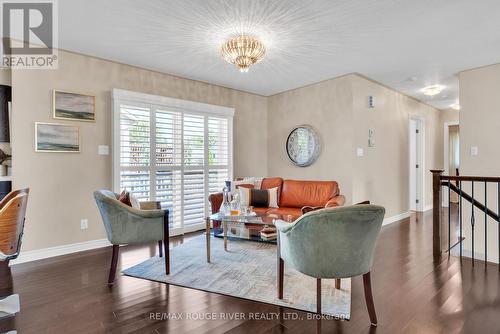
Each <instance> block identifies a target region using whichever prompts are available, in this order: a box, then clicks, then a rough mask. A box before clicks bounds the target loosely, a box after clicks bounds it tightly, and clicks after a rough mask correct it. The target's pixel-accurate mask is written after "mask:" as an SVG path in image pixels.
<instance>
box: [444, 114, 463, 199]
mask: <svg viewBox="0 0 500 334" xmlns="http://www.w3.org/2000/svg"><path fill="white" fill-rule="evenodd" d="M453 125H459V126H460V122H459V121H451V122H444V125H443V127H444V129H443V145H444V148H443V154H444V157H443V158H444V159H443V161H444V166H443V170H444V174H445V175H450V126H453ZM442 205H443V206H445V207H448V194H447V192H445V194H444V196H443V204H442Z"/></svg>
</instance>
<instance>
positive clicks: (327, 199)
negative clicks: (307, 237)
mask: <svg viewBox="0 0 500 334" xmlns="http://www.w3.org/2000/svg"><path fill="white" fill-rule="evenodd" d="M276 187H278V198H279V202H278V206H279V208H254V211H255V212H257V213H269V214H271V213H273V214H280V215H292V216H294V218H298V217H300V216H301V215H302V212H303V211H302V209H303V208H304V207H315V208H316V207H325V208H329V207H335V206H342V205H344V203H345V197H344V196H342V195H341V194H340V189H339V186H338V184H337V182H335V181H301V180H283V179H282V178H280V177H272V178H264V179H263V180H262V184H261V189H271V188H276ZM208 200H209V201H210V204H211V206H212V212H214V213H215V212H219V209H220V206H221V204H222V193H216V194H211V195H210V196H209V197H208Z"/></svg>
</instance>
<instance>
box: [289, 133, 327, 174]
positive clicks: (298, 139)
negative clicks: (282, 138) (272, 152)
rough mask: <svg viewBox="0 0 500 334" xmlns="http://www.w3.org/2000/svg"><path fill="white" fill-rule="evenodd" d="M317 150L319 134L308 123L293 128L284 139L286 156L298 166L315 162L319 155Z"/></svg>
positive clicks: (318, 147) (318, 148)
mask: <svg viewBox="0 0 500 334" xmlns="http://www.w3.org/2000/svg"><path fill="white" fill-rule="evenodd" d="M319 150H320V141H319V136H318V134H317V133H316V131H315V130H314V129H313V128H312V127H310V126H308V125H301V126H298V127H296V128H295V129H293V130H292V131H291V132H290V134H289V135H288V138H287V140H286V153H287V154H288V158H289V159H290V160H291V161H292V162H293V163H294V164H295V165H296V166H299V167H306V166H309V165H311V164H312V163H313V162H315V161H316V159H318V157H319Z"/></svg>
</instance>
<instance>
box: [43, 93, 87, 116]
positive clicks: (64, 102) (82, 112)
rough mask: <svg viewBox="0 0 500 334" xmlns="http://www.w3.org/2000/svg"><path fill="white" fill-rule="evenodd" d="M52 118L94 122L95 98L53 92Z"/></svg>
mask: <svg viewBox="0 0 500 334" xmlns="http://www.w3.org/2000/svg"><path fill="white" fill-rule="evenodd" d="M52 108H53V117H54V118H59V119H67V120H72V121H87V122H95V96H91V95H84V94H78V93H71V92H64V91H61V90H54V95H53V101H52Z"/></svg>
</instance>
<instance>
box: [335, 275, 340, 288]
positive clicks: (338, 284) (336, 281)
mask: <svg viewBox="0 0 500 334" xmlns="http://www.w3.org/2000/svg"><path fill="white" fill-rule="evenodd" d="M335 289H337V290H340V278H336V279H335Z"/></svg>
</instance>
